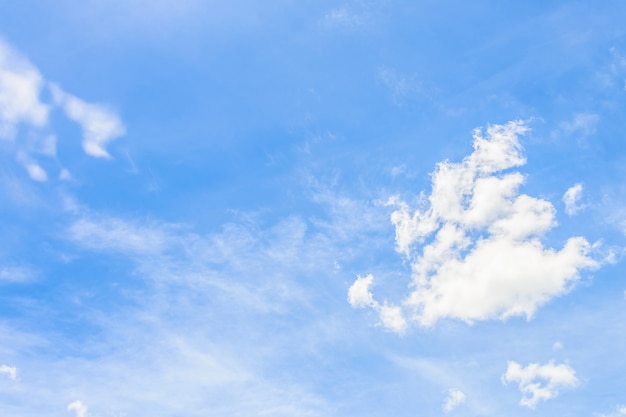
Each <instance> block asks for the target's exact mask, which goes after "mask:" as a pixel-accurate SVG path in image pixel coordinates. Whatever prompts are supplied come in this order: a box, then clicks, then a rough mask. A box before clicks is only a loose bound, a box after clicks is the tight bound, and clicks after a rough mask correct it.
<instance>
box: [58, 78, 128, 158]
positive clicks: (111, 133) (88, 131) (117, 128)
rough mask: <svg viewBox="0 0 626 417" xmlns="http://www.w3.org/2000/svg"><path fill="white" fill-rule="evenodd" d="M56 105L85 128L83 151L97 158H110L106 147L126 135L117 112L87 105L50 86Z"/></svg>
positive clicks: (103, 107)
mask: <svg viewBox="0 0 626 417" xmlns="http://www.w3.org/2000/svg"><path fill="white" fill-rule="evenodd" d="M50 91H51V92H52V96H53V97H54V101H55V103H56V104H57V105H58V106H60V107H61V108H63V110H64V111H65V114H66V115H67V117H69V118H70V119H72V120H73V121H75V122H76V123H78V124H79V125H81V127H82V128H83V150H84V151H85V153H86V154H87V155H90V156H93V157H96V158H110V157H111V156H110V155H109V153H108V152H107V151H106V149H105V147H106V145H107V144H108V143H109V142H110V141H112V140H114V139H116V138H118V137H120V136H122V135H124V133H125V132H126V129H125V127H124V125H123V124H122V121H121V120H120V118H119V117H118V116H117V114H116V113H115V112H113V111H112V110H110V109H109V108H107V107H105V106H103V105H100V104H91V103H87V102H85V101H83V100H81V99H79V98H78V97H75V96H73V95H71V94H69V93H66V92H65V91H63V90H62V89H61V88H60V87H59V86H58V85H56V84H52V83H51V84H50Z"/></svg>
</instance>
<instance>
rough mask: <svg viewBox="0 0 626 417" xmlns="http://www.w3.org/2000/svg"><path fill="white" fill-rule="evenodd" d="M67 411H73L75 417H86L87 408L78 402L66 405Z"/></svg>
mask: <svg viewBox="0 0 626 417" xmlns="http://www.w3.org/2000/svg"><path fill="white" fill-rule="evenodd" d="M67 411H74V412H75V413H76V417H87V406H86V405H85V404H83V403H82V401H80V400H76V401H74V402H72V403H70V404H68V406H67Z"/></svg>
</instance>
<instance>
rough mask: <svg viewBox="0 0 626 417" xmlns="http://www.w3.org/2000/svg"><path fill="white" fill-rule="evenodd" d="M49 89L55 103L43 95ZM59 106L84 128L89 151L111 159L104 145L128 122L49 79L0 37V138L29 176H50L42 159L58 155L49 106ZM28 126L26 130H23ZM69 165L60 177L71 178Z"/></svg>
mask: <svg viewBox="0 0 626 417" xmlns="http://www.w3.org/2000/svg"><path fill="white" fill-rule="evenodd" d="M45 89H49V90H50V92H51V93H52V96H53V101H54V102H53V103H46V102H44V101H43V100H42V98H41V95H42V92H43V91H44V90H45ZM55 107H60V108H61V109H62V110H63V111H64V113H65V114H66V116H67V117H68V118H69V119H71V120H72V121H74V122H76V123H78V124H79V125H80V126H81V128H82V131H83V140H82V146H83V150H84V151H85V153H86V154H87V155H90V156H92V157H96V158H110V154H109V153H108V151H107V150H106V146H107V145H108V144H109V143H110V142H111V141H112V140H114V139H116V138H118V137H120V136H122V135H124V133H125V127H124V124H123V123H122V121H121V119H120V118H119V116H118V115H117V114H116V112H115V111H113V110H111V109H110V108H108V107H107V106H104V105H100V104H92V103H88V102H86V101H84V100H82V99H80V98H78V97H75V96H73V95H72V94H69V93H67V92H65V91H63V90H62V89H61V88H60V87H59V86H58V85H56V84H54V83H50V82H49V81H47V80H45V79H44V77H43V76H42V75H41V73H40V72H39V70H38V69H37V68H36V67H35V66H34V65H33V64H31V63H30V62H29V61H28V60H27V59H26V58H25V57H23V56H22V55H21V54H20V53H19V52H18V51H16V50H15V49H14V48H13V47H12V46H11V45H9V44H8V43H7V42H5V41H3V40H2V39H0V140H3V141H7V142H10V143H11V145H12V146H10V149H12V151H13V152H14V155H15V157H16V159H17V160H18V162H19V163H20V164H21V165H22V166H23V167H24V169H25V170H26V172H27V174H28V176H29V177H30V178H31V179H32V180H34V181H39V182H45V181H47V180H48V173H47V172H46V171H45V170H44V168H43V167H42V165H41V163H40V162H39V161H38V159H39V158H44V157H46V158H56V143H57V136H56V135H54V134H52V133H51V132H50V130H51V126H50V125H49V115H50V111H51V110H52V109H54V108H55ZM22 130H24V131H25V132H27V133H28V135H24V134H21V131H22ZM67 172H69V171H67V168H61V169H60V172H59V174H58V175H59V178H61V179H67V177H68V176H67V174H66V173H67Z"/></svg>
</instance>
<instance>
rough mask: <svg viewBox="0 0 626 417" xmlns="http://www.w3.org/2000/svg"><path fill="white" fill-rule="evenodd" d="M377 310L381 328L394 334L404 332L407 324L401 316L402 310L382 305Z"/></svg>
mask: <svg viewBox="0 0 626 417" xmlns="http://www.w3.org/2000/svg"><path fill="white" fill-rule="evenodd" d="M378 310H379V315H380V323H381V324H382V325H383V326H385V327H386V328H387V329H389V330H391V331H393V332H396V333H404V332H405V331H406V329H407V327H408V324H407V322H406V320H405V319H404V316H403V314H402V308H400V307H398V306H392V305H387V304H384V305H382V306H380V307H378Z"/></svg>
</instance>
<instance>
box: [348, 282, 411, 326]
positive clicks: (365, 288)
mask: <svg viewBox="0 0 626 417" xmlns="http://www.w3.org/2000/svg"><path fill="white" fill-rule="evenodd" d="M373 281H374V276H373V275H372V274H368V275H366V276H364V277H362V276H360V275H359V276H357V279H356V281H354V283H353V284H352V285H351V286H350V288H349V289H348V302H349V303H350V305H351V306H352V307H353V308H364V307H370V308H373V309H374V310H375V311H376V312H378V315H379V318H380V324H382V325H383V326H384V327H385V328H386V329H388V330H391V331H393V332H395V333H400V334H401V333H404V331H405V330H406V328H407V322H406V320H405V319H404V316H403V314H402V309H401V308H400V307H398V306H391V305H387V304H386V303H385V304H384V305H380V304H379V303H378V302H377V301H375V300H374V298H373V296H372V293H371V291H370V287H371V286H372V283H373Z"/></svg>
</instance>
